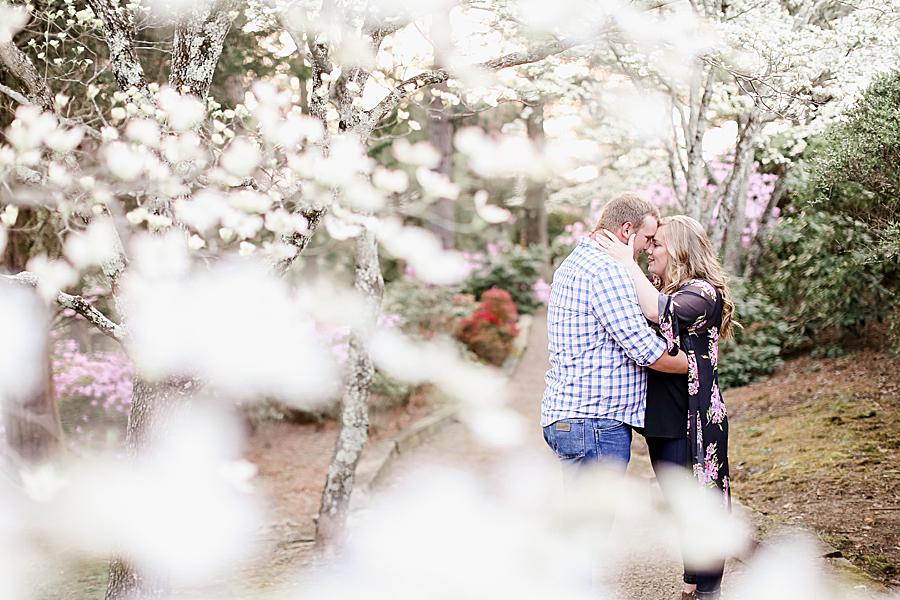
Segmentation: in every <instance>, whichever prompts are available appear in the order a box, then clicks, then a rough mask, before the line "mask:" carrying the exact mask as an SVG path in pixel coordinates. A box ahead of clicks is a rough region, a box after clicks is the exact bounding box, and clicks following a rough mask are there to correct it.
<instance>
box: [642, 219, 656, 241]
mask: <svg viewBox="0 0 900 600" xmlns="http://www.w3.org/2000/svg"><path fill="white" fill-rule="evenodd" d="M641 229H643V230H644V231H646V232H647V237H653V235H654V234H655V233H656V230H657V229H659V219H658V218H656V217H655V216H653V215H647V216H646V217H644V226H643V227H641Z"/></svg>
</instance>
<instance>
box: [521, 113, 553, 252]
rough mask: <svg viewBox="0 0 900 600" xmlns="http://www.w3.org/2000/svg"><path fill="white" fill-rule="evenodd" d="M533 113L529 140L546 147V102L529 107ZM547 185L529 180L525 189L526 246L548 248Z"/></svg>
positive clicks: (528, 119)
mask: <svg viewBox="0 0 900 600" xmlns="http://www.w3.org/2000/svg"><path fill="white" fill-rule="evenodd" d="M529 106H530V107H531V113H530V114H529V115H528V118H527V119H526V120H525V126H526V130H527V132H528V139H529V140H531V143H532V144H534V145H535V147H536V148H542V147H543V145H544V102H543V99H541V100H538V101H537V102H535V103H534V104H530V105H529ZM546 204H547V184H546V182H544V181H534V180H531V179H529V180H528V184H527V187H526V188H525V228H524V232H523V233H524V242H525V245H526V246H532V245H537V246H540V247H541V248H547V246H548V244H549V241H548V239H547V206H546Z"/></svg>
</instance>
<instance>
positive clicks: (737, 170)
mask: <svg viewBox="0 0 900 600" xmlns="http://www.w3.org/2000/svg"><path fill="white" fill-rule="evenodd" d="M758 125H759V118H758V116H757V115H756V113H755V111H752V112H750V113H748V114H745V115H741V116H740V117H739V118H738V138H737V144H736V146H735V149H734V167H733V168H732V170H731V174H730V175H729V176H728V179H727V181H726V183H725V189H724V192H723V194H722V201H721V205H720V207H719V213H718V215H717V217H716V223H715V225H714V226H713V231H712V235H711V239H710V241H711V242H712V245H713V248H714V249H715V250H716V252H718V253H719V255H720V256H723V257H724V255H725V253H726V248H725V245H726V243H727V240H728V237H729V236H730V237H731V239H732V242H733V241H734V239H735V238H736V239H737V242H736V243H737V245H738V248H740V237H741V231H743V228H744V225H745V224H746V215H745V211H746V208H747V181H748V179H749V177H750V172H751V168H752V166H753V143H754V141H755V139H756V132H757V129H758ZM738 227H740V229H738ZM732 233H733V234H734V235H733V236H731V234H732Z"/></svg>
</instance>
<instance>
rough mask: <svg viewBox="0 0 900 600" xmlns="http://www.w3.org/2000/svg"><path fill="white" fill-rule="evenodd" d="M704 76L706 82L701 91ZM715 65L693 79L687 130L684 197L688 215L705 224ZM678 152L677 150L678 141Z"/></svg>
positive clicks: (700, 72)
mask: <svg viewBox="0 0 900 600" xmlns="http://www.w3.org/2000/svg"><path fill="white" fill-rule="evenodd" d="M701 78H702V79H703V80H704V85H703V87H702V90H701V87H700V86H701ZM712 88H713V68H712V67H709V68H708V69H707V71H706V74H705V77H704V73H703V71H702V68H701V70H700V71H699V72H698V73H696V74H695V75H694V78H693V81H692V82H691V95H690V107H689V109H690V120H689V122H688V130H687V131H685V132H684V138H685V141H686V143H687V165H686V168H685V171H686V172H685V188H686V189H685V200H684V210H685V212H686V213H687V214H688V216H690V217H693V218H694V219H697V220H698V221H700V222H701V223H702V224H703V226H704V227H706V226H707V225H708V224H707V223H703V221H702V215H703V206H702V200H703V188H704V185H705V183H706V160H705V159H704V158H703V137H704V135H705V134H706V123H707V111H708V110H709V103H710V100H711V98H712ZM674 141H675V151H676V152H677V151H678V146H677V144H678V140H677V139H676V140H674Z"/></svg>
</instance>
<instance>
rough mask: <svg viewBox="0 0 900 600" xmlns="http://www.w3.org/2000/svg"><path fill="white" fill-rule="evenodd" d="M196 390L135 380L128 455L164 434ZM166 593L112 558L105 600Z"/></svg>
mask: <svg viewBox="0 0 900 600" xmlns="http://www.w3.org/2000/svg"><path fill="white" fill-rule="evenodd" d="M199 388H200V384H199V383H198V382H197V381H196V380H192V379H167V380H163V381H147V380H145V379H142V378H140V377H135V380H134V391H133V392H132V395H131V412H130V413H129V414H128V427H127V429H126V432H125V448H126V450H127V451H128V453H129V454H130V455H131V456H132V457H134V456H136V455H137V454H138V453H139V452H140V451H141V450H142V449H143V448H145V447H146V446H147V445H148V444H149V443H151V442H153V441H154V440H156V439H159V437H161V436H162V435H164V433H165V427H166V420H167V418H170V417H171V415H172V413H173V412H174V411H175V410H176V409H177V408H178V407H179V406H181V405H183V404H184V403H185V402H187V401H189V400H190V398H191V396H193V395H194V394H195V393H197V391H198V390H199ZM136 518H140V517H139V516H138V517H136ZM167 592H168V588H167V585H166V583H165V582H163V581H159V580H153V579H150V578H148V577H147V576H146V575H144V574H143V573H140V572H139V571H138V570H137V569H135V568H134V567H133V565H131V563H129V562H128V560H127V559H126V558H114V559H113V560H112V561H111V562H110V565H109V578H108V580H107V583H106V600H147V599H151V598H162V597H165V596H166V594H167Z"/></svg>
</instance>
